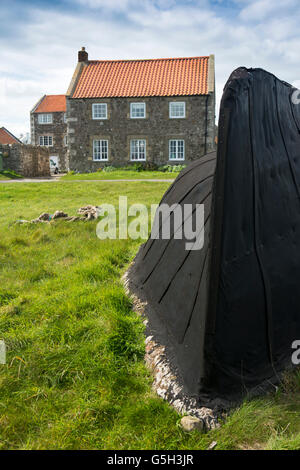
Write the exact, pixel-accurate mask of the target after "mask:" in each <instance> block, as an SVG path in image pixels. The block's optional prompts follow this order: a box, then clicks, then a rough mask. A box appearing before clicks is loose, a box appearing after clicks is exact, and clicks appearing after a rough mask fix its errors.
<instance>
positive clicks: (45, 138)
mask: <svg viewBox="0 0 300 470" xmlns="http://www.w3.org/2000/svg"><path fill="white" fill-rule="evenodd" d="M40 145H41V146H42V147H52V145H53V139H52V136H51V135H41V136H40Z"/></svg>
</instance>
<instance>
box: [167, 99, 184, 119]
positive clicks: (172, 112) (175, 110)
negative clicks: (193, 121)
mask: <svg viewBox="0 0 300 470" xmlns="http://www.w3.org/2000/svg"><path fill="white" fill-rule="evenodd" d="M169 117H170V118H172V119H179V118H185V101H171V102H170V103H169Z"/></svg>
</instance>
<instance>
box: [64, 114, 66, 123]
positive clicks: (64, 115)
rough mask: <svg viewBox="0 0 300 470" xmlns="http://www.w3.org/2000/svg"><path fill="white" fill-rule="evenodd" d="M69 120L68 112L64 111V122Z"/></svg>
mask: <svg viewBox="0 0 300 470" xmlns="http://www.w3.org/2000/svg"><path fill="white" fill-rule="evenodd" d="M66 122H67V113H64V123H66Z"/></svg>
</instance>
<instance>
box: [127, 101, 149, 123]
mask: <svg viewBox="0 0 300 470" xmlns="http://www.w3.org/2000/svg"><path fill="white" fill-rule="evenodd" d="M130 117H131V119H144V118H145V117H146V103H130Z"/></svg>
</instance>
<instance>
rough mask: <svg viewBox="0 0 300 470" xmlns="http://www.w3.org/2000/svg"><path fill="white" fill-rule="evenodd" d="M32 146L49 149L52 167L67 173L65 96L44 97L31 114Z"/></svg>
mask: <svg viewBox="0 0 300 470" xmlns="http://www.w3.org/2000/svg"><path fill="white" fill-rule="evenodd" d="M30 128H31V144H32V145H34V146H41V147H47V148H49V151H50V166H52V167H54V166H57V167H58V169H59V170H60V171H65V170H66V169H67V167H68V165H67V160H66V158H67V148H68V147H67V145H68V142H67V122H66V97H65V95H44V96H43V97H42V98H41V99H40V100H39V101H38V103H37V104H36V105H35V106H34V108H33V109H32V111H31V112H30Z"/></svg>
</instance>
